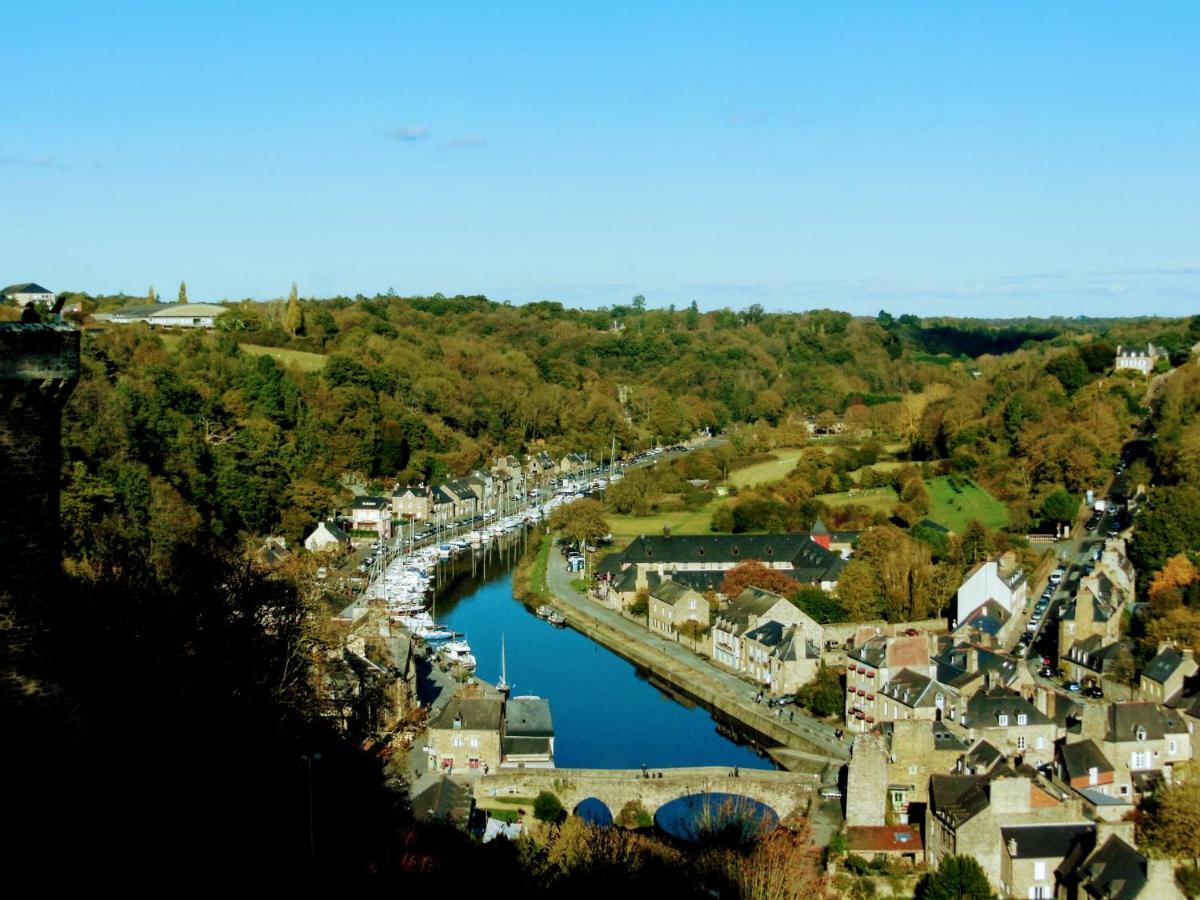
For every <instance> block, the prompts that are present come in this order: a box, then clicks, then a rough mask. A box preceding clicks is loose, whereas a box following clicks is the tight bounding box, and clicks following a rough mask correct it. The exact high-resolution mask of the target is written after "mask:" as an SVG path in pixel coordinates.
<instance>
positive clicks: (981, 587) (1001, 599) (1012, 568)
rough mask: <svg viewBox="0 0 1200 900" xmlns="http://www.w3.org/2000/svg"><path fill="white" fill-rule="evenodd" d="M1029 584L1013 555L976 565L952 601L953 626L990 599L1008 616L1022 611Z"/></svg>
mask: <svg viewBox="0 0 1200 900" xmlns="http://www.w3.org/2000/svg"><path fill="white" fill-rule="evenodd" d="M1028 596H1029V585H1028V583H1027V579H1026V577H1025V573H1024V572H1023V571H1022V570H1021V568H1020V566H1018V565H1017V557H1016V554H1014V553H1011V552H1009V553H1002V554H1000V555H999V556H997V557H996V558H994V559H989V560H986V561H985V562H981V563H979V564H978V565H976V566H975V567H974V568H973V569H971V571H970V572H968V573H967V577H966V578H965V579H963V583H962V584H961V585H960V586H959V588H958V594H957V597H956V600H955V607H954V617H955V624H956V625H957V623H959V622H965V621H966V620H967V619H968V618H969V617H970V616H971V614H972V613H974V612H975V610H977V609H979V608H980V607H981V606H983V605H984V604H985V603H987V602H988V601H989V600H991V601H994V602H995V603H997V604H998V605H999V606H1000V607H1001V608H1002V609H1003V610H1004V611H1005V612H1006V613H1007V614H1008V616H1010V617H1013V616H1017V615H1018V614H1019V613H1020V612H1021V610H1023V609H1024V608H1025V601H1026V600H1027V599H1028Z"/></svg>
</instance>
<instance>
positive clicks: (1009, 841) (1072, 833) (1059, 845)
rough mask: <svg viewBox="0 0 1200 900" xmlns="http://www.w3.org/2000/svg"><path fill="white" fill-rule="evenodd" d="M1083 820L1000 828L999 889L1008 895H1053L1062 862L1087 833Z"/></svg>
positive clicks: (1089, 827) (1092, 827)
mask: <svg viewBox="0 0 1200 900" xmlns="http://www.w3.org/2000/svg"><path fill="white" fill-rule="evenodd" d="M1095 830H1096V826H1095V825H1092V824H1088V823H1082V822H1069V823H1064V824H1053V825H1013V826H1010V827H1008V828H1001V829H1000V891H1001V894H1002V896H1005V897H1053V896H1054V894H1055V890H1056V882H1057V879H1058V875H1057V871H1058V867H1059V866H1061V865H1062V863H1063V860H1064V859H1066V857H1067V856H1068V854H1069V853H1070V852H1071V849H1072V847H1073V846H1074V845H1075V843H1076V841H1078V840H1079V839H1080V838H1081V837H1083V835H1084V834H1085V833H1093V834H1094V833H1095Z"/></svg>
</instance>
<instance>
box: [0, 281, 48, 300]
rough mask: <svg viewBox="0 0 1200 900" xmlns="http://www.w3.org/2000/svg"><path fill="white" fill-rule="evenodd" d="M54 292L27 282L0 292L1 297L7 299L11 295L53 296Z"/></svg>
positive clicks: (33, 282) (12, 285)
mask: <svg viewBox="0 0 1200 900" xmlns="http://www.w3.org/2000/svg"><path fill="white" fill-rule="evenodd" d="M53 293H54V291H52V290H50V289H49V288H44V287H42V286H41V285H40V284H38V283H37V282H35V281H27V282H26V283H25V284H10V285H9V286H8V287H6V288H4V289H2V290H0V295H3V296H5V297H7V296H9V295H10V294H53Z"/></svg>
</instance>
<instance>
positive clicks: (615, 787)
mask: <svg viewBox="0 0 1200 900" xmlns="http://www.w3.org/2000/svg"><path fill="white" fill-rule="evenodd" d="M649 771H650V774H651V775H656V774H657V773H659V772H661V773H662V777H661V778H656V777H651V778H646V777H644V776H643V774H642V770H641V769H502V770H500V771H499V772H496V773H494V774H491V775H485V776H483V777H482V778H479V779H477V780H476V781H475V784H474V791H475V798H476V800H484V799H486V798H492V797H505V796H516V797H536V796H537V795H538V794H539V793H540V792H541V791H550V792H551V793H553V794H555V795H556V796H557V797H558V799H559V800H560V801H561V802H562V805H563V806H564V807H565V808H566V809H567V810H568V811H571V810H573V809H575V807H576V806H577V805H579V803H580V801H583V800H586V799H587V798H589V797H595V798H596V799H598V800H601V801H603V803H604V804H605V805H606V806H607V807H608V808H609V811H611V812H612V814H613V816H614V817H615V816H617V815H618V814H619V813H620V811H621V808H622V807H623V806H624V805H625V804H626V803H628V802H629V801H631V800H640V801H641V803H642V805H643V806H644V807H645V808H646V811H647V812H649V813H650V814H651V815H654V813H655V812H656V811H657V810H658V808H659V807H660V806H662V805H663V804H664V803H668V802H670V801H671V800H674V799H676V798H677V797H684V796H687V795H689V794H706V793H713V792H717V793H724V794H740V795H741V796H744V797H750V798H751V799H753V800H757V801H759V802H760V803H764V804H766V805H767V806H769V807H771V809H773V810H774V811H775V813H776V814H777V815H778V816H779V818H780V819H781V820H783V819H786V818H788V817H789V816H792V815H793V814H801V815H803V814H806V813H807V812H808V807H809V802H810V801H811V799H812V798H813V796H814V795H815V792H816V789H817V787H818V779H817V778H816V777H815V776H812V775H803V774H798V773H795V772H777V771H773V770H762V769H739V770H738V774H737V777H736V778H735V777H734V776H733V769H731V768H729V767H727V766H704V767H695V768H683V769H651V770H649Z"/></svg>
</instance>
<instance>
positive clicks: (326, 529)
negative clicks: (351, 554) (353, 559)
mask: <svg viewBox="0 0 1200 900" xmlns="http://www.w3.org/2000/svg"><path fill="white" fill-rule="evenodd" d="M349 546H350V535H348V534H346V532H344V531H342V529H341V528H339V527H338V524H337V523H336V522H330V521H321V522H318V523H317V527H316V528H314V529H313V530H312V532H311V533H310V534H309V535H308V537H306V538H305V539H304V549H305V550H307V551H308V552H310V553H319V552H321V551H322V550H336V549H338V548H339V547H349Z"/></svg>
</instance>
